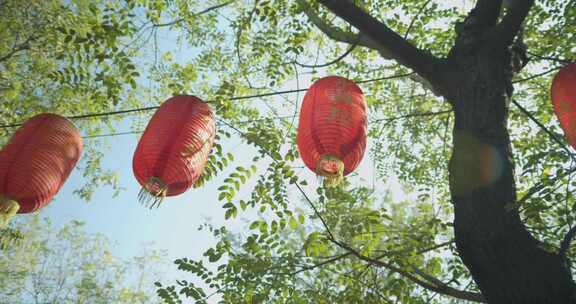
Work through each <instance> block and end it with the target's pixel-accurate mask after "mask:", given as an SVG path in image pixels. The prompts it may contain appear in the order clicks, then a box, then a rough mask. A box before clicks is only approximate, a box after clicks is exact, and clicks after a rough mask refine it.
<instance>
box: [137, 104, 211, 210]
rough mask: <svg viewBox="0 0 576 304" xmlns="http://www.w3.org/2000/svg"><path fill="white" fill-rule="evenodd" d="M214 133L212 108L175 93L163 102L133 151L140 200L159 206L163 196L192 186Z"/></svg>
mask: <svg viewBox="0 0 576 304" xmlns="http://www.w3.org/2000/svg"><path fill="white" fill-rule="evenodd" d="M215 132H216V123H215V119H214V115H213V114H212V110H211V109H210V106H208V104H206V103H205V102H203V101H202V100H200V99H199V98H197V97H194V96H175V97H172V98H170V99H168V100H167V101H166V102H164V103H163V104H162V105H161V106H160V108H159V109H158V110H157V111H156V113H155V114H154V116H152V119H151V120H150V122H149V123H148V126H147V127H146V130H145V131H144V134H143V135H142V138H140V141H139V142H138V146H137V147H136V151H135V152H134V159H133V161H132V167H133V170H134V175H135V176H136V179H137V180H138V182H139V183H140V185H142V191H141V192H140V195H139V200H140V202H142V203H143V204H144V205H150V207H153V206H155V205H156V206H159V205H160V203H161V201H162V199H163V198H164V197H165V196H174V195H178V194H181V193H183V192H185V191H186V190H188V189H189V188H190V187H192V185H194V183H195V182H196V181H197V180H198V178H199V177H200V175H201V174H202V171H203V170H204V166H205V165H206V161H207V160H208V156H209V154H210V150H211V149H212V145H213V143H214V136H215Z"/></svg>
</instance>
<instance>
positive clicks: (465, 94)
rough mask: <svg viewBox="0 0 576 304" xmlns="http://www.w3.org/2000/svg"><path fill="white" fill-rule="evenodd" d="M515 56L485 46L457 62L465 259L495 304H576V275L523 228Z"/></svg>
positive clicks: (460, 243) (456, 166) (455, 175)
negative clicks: (513, 133)
mask: <svg viewBox="0 0 576 304" xmlns="http://www.w3.org/2000/svg"><path fill="white" fill-rule="evenodd" d="M510 61H511V60H510V54H509V52H508V51H507V50H506V49H495V48H494V47H485V46H484V47H482V48H480V50H475V52H474V53H473V54H465V55H463V54H460V55H458V56H453V57H452V58H451V59H450V60H449V62H448V63H447V68H448V69H450V70H451V71H453V72H451V73H450V75H451V76H450V79H447V80H448V82H450V88H452V89H448V90H447V92H448V95H449V97H448V98H449V99H450V101H451V103H452V105H453V108H454V112H455V124H454V137H453V143H454V147H453V154H452V158H451V160H450V163H449V172H450V192H451V196H452V202H453V204H454V216H455V219H454V229H455V237H456V245H457V248H458V252H459V254H460V257H461V258H462V260H463V262H464V264H465V265H466V266H467V267H468V269H469V270H470V272H471V274H472V277H473V279H474V281H475V282H476V284H477V285H478V287H479V288H480V290H481V291H482V294H483V295H484V296H485V298H486V300H487V301H488V303H494V304H500V303H502V304H514V303H518V304H520V303H521V304H529V303H539V304H542V303H550V304H559V303H576V301H575V299H574V294H575V292H576V289H575V286H574V283H573V281H572V278H571V275H570V271H569V269H568V267H567V266H566V265H565V263H564V261H563V259H562V258H561V257H560V256H559V255H558V254H556V253H553V252H548V251H546V250H545V249H544V248H543V247H542V246H540V243H539V242H538V241H537V240H536V239H534V237H532V235H531V234H530V233H529V232H528V231H527V230H526V228H525V227H524V225H523V223H522V222H521V219H520V216H519V214H518V211H517V210H516V209H515V208H510V206H511V205H512V204H513V203H514V202H515V201H516V187H515V182H514V162H513V156H512V151H511V145H510V137H509V134H508V130H507V126H506V124H507V117H508V102H507V101H508V98H509V97H510V95H511V93H512V92H511V91H512V90H511V78H512V73H511V69H510Z"/></svg>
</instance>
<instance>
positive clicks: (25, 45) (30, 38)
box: [0, 36, 36, 62]
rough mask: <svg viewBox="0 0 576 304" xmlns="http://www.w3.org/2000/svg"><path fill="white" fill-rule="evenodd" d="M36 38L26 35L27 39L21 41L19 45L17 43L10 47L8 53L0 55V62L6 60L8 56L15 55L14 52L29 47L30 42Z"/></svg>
mask: <svg viewBox="0 0 576 304" xmlns="http://www.w3.org/2000/svg"><path fill="white" fill-rule="evenodd" d="M34 40H36V37H35V36H30V37H28V39H26V41H24V42H22V43H21V44H20V45H18V46H17V47H14V48H13V49H12V51H10V52H9V53H8V54H6V55H4V56H2V57H0V62H3V61H6V60H8V59H10V58H12V56H14V55H16V53H18V52H20V51H24V50H27V49H29V48H30V42H32V41H34Z"/></svg>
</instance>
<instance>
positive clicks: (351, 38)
mask: <svg viewBox="0 0 576 304" xmlns="http://www.w3.org/2000/svg"><path fill="white" fill-rule="evenodd" d="M298 3H299V4H300V5H301V6H302V8H303V10H304V14H306V16H307V17H308V19H309V20H310V22H312V23H313V24H314V26H316V28H318V29H319V30H320V31H321V32H322V33H324V34H325V35H326V36H328V38H330V39H332V40H335V41H338V42H343V43H348V44H352V45H359V46H363V47H367V48H369V49H372V50H375V51H378V52H379V53H380V55H381V56H382V57H384V58H391V57H390V54H388V53H387V50H386V49H382V48H380V47H378V45H377V44H376V43H375V42H374V41H372V40H370V39H368V37H367V36H366V35H362V34H355V33H352V32H347V31H344V30H342V29H340V28H338V27H336V26H334V25H331V24H328V23H326V22H325V21H324V20H323V19H322V18H320V16H318V14H316V13H315V12H314V11H313V10H312V8H311V7H310V5H309V4H308V3H307V2H306V1H305V0H298Z"/></svg>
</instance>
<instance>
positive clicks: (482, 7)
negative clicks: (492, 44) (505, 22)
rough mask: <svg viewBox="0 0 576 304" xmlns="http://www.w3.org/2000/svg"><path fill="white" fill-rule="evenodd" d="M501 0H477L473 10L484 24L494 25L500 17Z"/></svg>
mask: <svg viewBox="0 0 576 304" xmlns="http://www.w3.org/2000/svg"><path fill="white" fill-rule="evenodd" d="M501 9H502V0H478V1H476V6H475V7H474V10H475V11H476V13H477V14H478V15H479V17H480V20H481V21H482V23H483V25H484V26H494V25H496V22H497V21H498V17H500V10H501Z"/></svg>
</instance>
